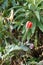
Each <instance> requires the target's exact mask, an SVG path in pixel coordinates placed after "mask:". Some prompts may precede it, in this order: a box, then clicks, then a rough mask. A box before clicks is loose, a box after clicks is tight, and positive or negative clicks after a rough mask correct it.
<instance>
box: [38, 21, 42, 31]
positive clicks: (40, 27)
mask: <svg viewBox="0 0 43 65" xmlns="http://www.w3.org/2000/svg"><path fill="white" fill-rule="evenodd" d="M37 25H38V27H39V29H40V30H41V31H42V32H43V24H42V23H41V22H38V23H37Z"/></svg>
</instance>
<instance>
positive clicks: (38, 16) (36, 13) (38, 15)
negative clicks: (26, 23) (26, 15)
mask: <svg viewBox="0 0 43 65" xmlns="http://www.w3.org/2000/svg"><path fill="white" fill-rule="evenodd" d="M34 13H35V15H36V17H37V19H38V21H40V14H39V11H34Z"/></svg>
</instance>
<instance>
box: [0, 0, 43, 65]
mask: <svg viewBox="0 0 43 65" xmlns="http://www.w3.org/2000/svg"><path fill="white" fill-rule="evenodd" d="M27 21H31V22H32V23H33V26H32V28H31V29H29V30H28V32H26V22H27ZM31 43H33V44H34V46H35V48H34V50H33V49H32V51H33V52H31V53H30V51H31V50H30V48H29V45H30V44H31ZM40 46H41V47H40ZM37 47H38V50H37ZM42 48H43V0H0V53H1V54H0V58H2V59H3V60H4V61H6V58H8V59H9V56H11V57H12V56H13V55H16V54H17V53H19V52H20V51H21V52H23V51H24V52H25V53H26V54H27V53H28V55H31V56H32V59H31V56H29V58H28V60H30V61H32V63H33V65H34V62H35V61H37V62H38V61H39V60H40V55H41V57H42V55H43V54H42V51H41V49H42ZM35 49H36V50H35ZM39 49H40V50H39ZM38 51H39V52H38ZM11 52H12V53H11ZM21 52H20V53H21ZM20 53H19V54H20ZM35 53H36V55H35ZM21 55H22V56H23V54H21ZM37 55H38V60H37V59H36V58H35V57H34V56H36V57H37ZM17 56H18V55H17ZM26 57H27V56H26ZM41 59H42V58H41ZM30 61H28V63H30ZM9 62H10V61H9ZM0 63H1V64H3V63H4V62H3V61H2V62H0ZM7 63H8V62H7ZM25 63H26V62H25ZM36 64H37V63H36ZM30 65H31V64H30Z"/></svg>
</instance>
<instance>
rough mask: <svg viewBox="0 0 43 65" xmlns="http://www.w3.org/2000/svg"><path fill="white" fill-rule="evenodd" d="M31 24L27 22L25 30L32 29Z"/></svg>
mask: <svg viewBox="0 0 43 65" xmlns="http://www.w3.org/2000/svg"><path fill="white" fill-rule="evenodd" d="M32 25H33V24H32V22H31V21H27V23H26V28H28V29H29V28H32Z"/></svg>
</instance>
